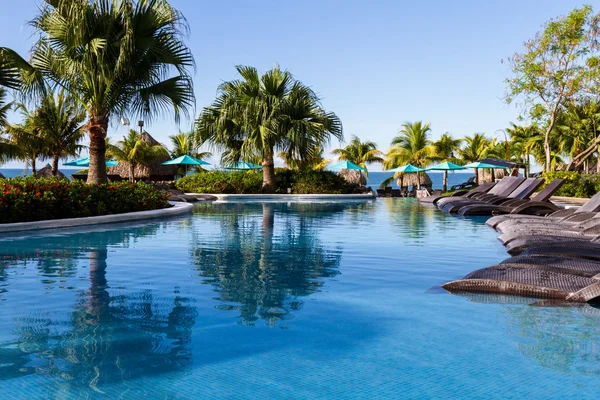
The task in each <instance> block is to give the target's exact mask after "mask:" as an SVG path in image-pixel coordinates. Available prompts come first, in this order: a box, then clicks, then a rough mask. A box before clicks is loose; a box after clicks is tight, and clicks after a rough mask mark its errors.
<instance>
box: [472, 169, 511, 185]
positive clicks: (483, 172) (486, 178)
mask: <svg viewBox="0 0 600 400" xmlns="http://www.w3.org/2000/svg"><path fill="white" fill-rule="evenodd" d="M491 171H494V179H501V178H504V177H505V176H506V175H507V174H506V170H504V169H493V170H492V169H480V170H479V182H478V184H482V183H484V182H491V181H492V173H491Z"/></svg>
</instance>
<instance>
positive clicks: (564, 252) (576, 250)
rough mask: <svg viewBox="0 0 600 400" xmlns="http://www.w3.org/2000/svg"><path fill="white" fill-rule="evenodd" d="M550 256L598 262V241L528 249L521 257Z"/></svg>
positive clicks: (599, 250) (565, 243)
mask: <svg viewBox="0 0 600 400" xmlns="http://www.w3.org/2000/svg"><path fill="white" fill-rule="evenodd" d="M540 254H543V255H552V256H563V257H570V258H582V259H586V260H594V261H600V241H598V242H597V241H589V242H588V241H586V242H582V241H564V242H561V243H557V244H553V245H544V246H537V247H532V248H529V249H527V250H525V251H523V252H522V253H521V255H540Z"/></svg>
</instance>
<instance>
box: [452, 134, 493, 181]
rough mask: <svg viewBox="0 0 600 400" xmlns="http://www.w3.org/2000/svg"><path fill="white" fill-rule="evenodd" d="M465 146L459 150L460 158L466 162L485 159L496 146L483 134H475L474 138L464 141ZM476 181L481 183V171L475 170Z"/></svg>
mask: <svg viewBox="0 0 600 400" xmlns="http://www.w3.org/2000/svg"><path fill="white" fill-rule="evenodd" d="M463 141H464V143H465V146H464V147H463V148H461V149H460V150H459V152H458V153H459V155H460V157H461V158H462V159H463V160H464V161H466V162H475V161H479V160H481V159H482V158H485V157H486V156H487V155H488V152H489V151H490V148H491V147H493V146H494V144H495V142H494V140H490V139H488V138H486V137H485V135H484V134H482V133H475V134H473V136H470V137H466V138H464V139H463ZM475 181H477V182H479V171H478V169H477V168H475Z"/></svg>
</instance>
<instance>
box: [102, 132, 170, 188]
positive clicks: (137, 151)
mask: <svg viewBox="0 0 600 400" xmlns="http://www.w3.org/2000/svg"><path fill="white" fill-rule="evenodd" d="M107 153H108V154H109V155H110V156H111V157H113V158H114V159H115V160H117V161H121V162H125V163H127V164H129V180H130V181H131V182H133V181H134V180H135V167H137V166H138V165H140V164H141V165H147V164H148V163H149V162H150V161H152V160H154V159H156V158H158V157H161V156H168V155H169V153H168V152H167V150H166V149H165V148H164V147H163V146H161V145H159V144H157V145H153V146H152V145H149V144H148V143H146V142H145V141H144V140H143V139H142V136H141V135H140V134H139V133H138V132H137V131H136V130H135V129H130V130H129V134H128V135H127V136H123V140H119V141H118V142H117V143H116V144H114V145H113V144H110V142H109V144H108V148H107Z"/></svg>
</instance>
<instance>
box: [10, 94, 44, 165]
mask: <svg viewBox="0 0 600 400" xmlns="http://www.w3.org/2000/svg"><path fill="white" fill-rule="evenodd" d="M20 108H21V109H22V113H23V117H24V118H23V123H22V124H7V125H6V126H5V130H6V132H7V133H8V134H9V135H10V142H9V143H10V146H11V149H12V151H11V157H10V158H13V159H18V160H21V161H23V162H24V163H25V170H27V167H28V166H29V165H30V166H31V171H32V174H33V175H34V176H35V174H36V173H37V167H36V165H37V164H36V163H37V159H38V158H43V157H44V156H45V150H46V146H45V143H44V139H43V137H42V135H41V131H40V128H39V126H38V125H37V122H36V119H35V115H34V114H33V113H31V112H29V111H28V110H27V109H26V108H24V107H23V106H22V105H20ZM11 149H9V150H11ZM15 149H18V150H15Z"/></svg>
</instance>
